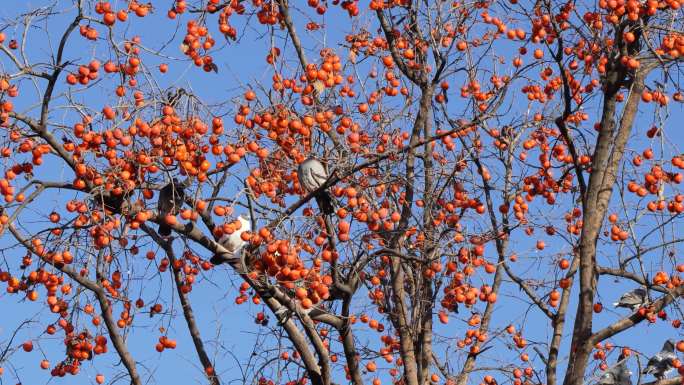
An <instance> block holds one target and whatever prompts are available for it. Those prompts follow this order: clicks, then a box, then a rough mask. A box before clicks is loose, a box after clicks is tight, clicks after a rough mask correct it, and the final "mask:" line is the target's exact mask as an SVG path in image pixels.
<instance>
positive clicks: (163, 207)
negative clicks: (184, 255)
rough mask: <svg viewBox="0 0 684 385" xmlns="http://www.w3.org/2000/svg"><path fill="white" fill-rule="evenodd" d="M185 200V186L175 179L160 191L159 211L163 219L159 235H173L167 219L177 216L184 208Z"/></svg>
mask: <svg viewBox="0 0 684 385" xmlns="http://www.w3.org/2000/svg"><path fill="white" fill-rule="evenodd" d="M184 199H185V192H184V191H183V186H182V185H181V184H180V182H178V180H176V178H173V179H172V180H171V182H169V183H168V184H167V185H166V186H164V187H162V189H161V190H159V199H158V200H157V211H159V216H160V217H161V224H160V225H159V235H161V236H164V237H167V236H169V235H171V226H169V225H168V224H166V222H165V220H166V219H165V218H166V216H167V215H169V214H170V215H176V214H178V212H179V211H180V208H181V207H182V206H183V200H184Z"/></svg>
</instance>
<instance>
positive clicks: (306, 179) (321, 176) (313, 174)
mask: <svg viewBox="0 0 684 385" xmlns="http://www.w3.org/2000/svg"><path fill="white" fill-rule="evenodd" d="M297 178H298V179H299V184H300V185H301V186H302V188H303V189H304V191H306V192H308V193H311V192H314V191H316V190H317V189H318V188H319V187H321V186H322V185H323V184H324V183H325V181H326V180H328V172H327V171H326V170H325V166H324V165H323V163H321V162H320V161H318V160H317V159H314V158H307V159H306V160H305V161H303V162H302V163H300V164H299V167H298V168H297ZM314 198H315V199H316V204H318V208H320V209H321V211H322V212H323V214H325V215H330V214H332V213H333V212H334V208H333V205H332V197H331V196H330V194H329V193H328V192H327V191H325V190H321V191H319V192H317V193H316V195H314Z"/></svg>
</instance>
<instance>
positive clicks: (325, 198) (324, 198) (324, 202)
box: [315, 191, 335, 215]
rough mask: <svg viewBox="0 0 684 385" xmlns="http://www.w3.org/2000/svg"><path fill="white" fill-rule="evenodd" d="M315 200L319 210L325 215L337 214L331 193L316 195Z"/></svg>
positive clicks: (325, 192)
mask: <svg viewBox="0 0 684 385" xmlns="http://www.w3.org/2000/svg"><path fill="white" fill-rule="evenodd" d="M315 198H316V204H318V208H319V209H320V210H321V212H323V214H325V215H332V213H334V212H335V208H334V207H333V204H332V197H331V196H330V193H328V192H327V191H321V192H320V193H318V194H316V196H315Z"/></svg>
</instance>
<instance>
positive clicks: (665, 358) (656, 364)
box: [641, 340, 677, 380]
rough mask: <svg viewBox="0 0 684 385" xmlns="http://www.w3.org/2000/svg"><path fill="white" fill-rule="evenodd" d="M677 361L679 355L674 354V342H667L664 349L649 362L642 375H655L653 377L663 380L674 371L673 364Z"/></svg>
mask: <svg viewBox="0 0 684 385" xmlns="http://www.w3.org/2000/svg"><path fill="white" fill-rule="evenodd" d="M676 359H677V355H676V354H675V353H674V341H672V340H667V341H665V343H664V344H663V349H662V350H661V351H660V352H658V353H657V354H656V355H655V356H653V357H651V359H649V360H648V364H647V365H646V368H645V369H644V370H643V371H642V372H641V373H643V374H653V377H655V378H657V379H658V380H662V379H663V378H665V376H666V375H667V374H668V373H669V372H671V371H672V369H674V366H673V364H674V360H676Z"/></svg>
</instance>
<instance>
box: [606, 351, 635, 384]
mask: <svg viewBox="0 0 684 385" xmlns="http://www.w3.org/2000/svg"><path fill="white" fill-rule="evenodd" d="M598 384H599V385H632V372H631V371H630V370H629V369H628V368H627V359H626V357H625V356H623V355H620V357H619V358H618V362H617V364H616V365H615V366H613V367H612V368H610V369H608V370H607V371H606V372H605V373H603V375H602V376H601V378H600V379H599V381H598Z"/></svg>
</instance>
